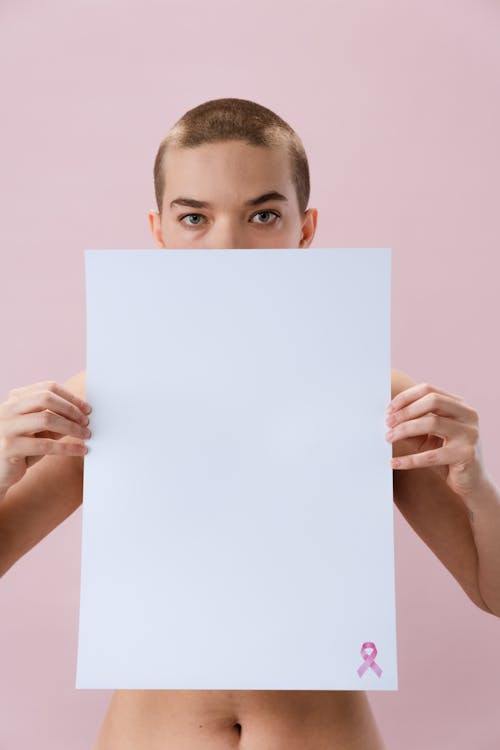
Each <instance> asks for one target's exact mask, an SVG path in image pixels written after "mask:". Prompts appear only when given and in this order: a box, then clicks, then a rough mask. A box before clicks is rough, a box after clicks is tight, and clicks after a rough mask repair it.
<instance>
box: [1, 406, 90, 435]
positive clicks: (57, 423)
mask: <svg viewBox="0 0 500 750" xmlns="http://www.w3.org/2000/svg"><path fill="white" fill-rule="evenodd" d="M46 430H50V432H56V433H58V434H59V435H72V436H73V437H78V438H84V439H86V438H88V437H90V435H89V433H90V430H89V429H88V427H86V426H85V425H82V424H79V423H77V422H73V421H72V420H71V419H66V417H61V416H60V414H54V413H53V412H51V411H34V412H29V413H28V414H18V415H17V416H16V417H14V418H13V419H3V420H2V435H4V436H5V437H9V436H11V437H16V436H19V435H34V434H35V433H39V432H44V431H46Z"/></svg>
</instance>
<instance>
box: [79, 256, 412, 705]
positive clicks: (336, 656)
mask: <svg viewBox="0 0 500 750" xmlns="http://www.w3.org/2000/svg"><path fill="white" fill-rule="evenodd" d="M85 270H86V289H87V394H86V395H87V400H88V401H89V403H90V404H91V405H92V407H93V411H92V414H91V429H92V437H91V438H90V439H89V440H88V445H89V448H90V450H89V453H88V454H87V455H86V456H85V460H84V462H85V471H84V497H83V510H82V512H83V519H82V520H83V530H82V570H81V595H80V596H81V598H80V622H79V640H78V664H77V679H76V687H77V688H106V689H109V688H136V689H192V690H195V689H215V690H217V689H219V690H228V689H234V690H254V689H267V690H351V689H352V690H361V689H363V690H397V660H396V618H395V587H394V540H393V497H392V469H391V467H390V463H389V461H390V457H391V455H392V447H391V445H390V443H388V442H387V441H386V440H385V431H386V429H387V428H386V425H385V408H386V405H387V403H388V402H389V401H390V398H391V388H390V369H391V365H390V271H391V250H390V249H389V248H361V249H360V248H355V249H353V248H314V249H312V248H308V249H274V248H273V249H248V250H247V249H244V250H241V249H231V250H227V249H223V250H222V249H219V250H204V249H203V250H191V249H189V250H177V249H175V250H174V249H172V250H160V249H158V250H86V251H85ZM366 643H373V644H375V648H376V651H377V653H376V655H375V660H374V662H373V656H374V654H375V652H374V649H373V648H372V647H371V646H370V647H367V646H365V648H364V654H363V653H362V648H363V644H366ZM363 667H364V670H363V669H362V668H363ZM360 668H361V669H362V674H361V675H360V674H359V673H358V669H360ZM377 672H378V673H377Z"/></svg>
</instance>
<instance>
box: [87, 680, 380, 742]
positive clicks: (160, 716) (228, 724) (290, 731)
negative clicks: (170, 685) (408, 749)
mask: <svg viewBox="0 0 500 750" xmlns="http://www.w3.org/2000/svg"><path fill="white" fill-rule="evenodd" d="M231 748H238V750H385V745H384V743H383V740H382V737H381V735H380V732H379V730H378V728H377V725H376V722H375V719H374V717H373V714H372V711H371V708H370V704H369V703H368V699H367V696H366V693H365V692H364V691H358V690H347V691H341V690H336V691H329V690H318V691H307V690H305V691H301V690H274V691H273V690H236V691H226V690H116V691H115V692H114V694H113V697H112V699H111V703H110V705H109V708H108V712H107V714H106V716H105V719H104V722H103V724H102V727H101V730H100V732H99V736H98V738H97V740H96V744H95V745H94V747H93V750H230V749H231Z"/></svg>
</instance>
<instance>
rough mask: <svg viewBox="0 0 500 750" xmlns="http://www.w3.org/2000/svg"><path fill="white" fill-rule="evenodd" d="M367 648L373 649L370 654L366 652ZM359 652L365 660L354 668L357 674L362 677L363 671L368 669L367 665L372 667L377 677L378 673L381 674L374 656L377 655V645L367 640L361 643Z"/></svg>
mask: <svg viewBox="0 0 500 750" xmlns="http://www.w3.org/2000/svg"><path fill="white" fill-rule="evenodd" d="M367 648H371V649H373V650H372V652H371V654H368V653H367V651H366V649H367ZM359 653H360V654H361V656H362V657H363V659H364V660H365V661H364V663H363V664H362V665H361V666H360V667H359V668H358V669H357V670H356V671H357V673H358V674H359V676H360V677H362V676H363V675H364V673H365V672H366V670H367V669H368V667H370V669H373V671H374V672H375V674H376V675H377V677H380V675H381V674H382V670H381V669H380V667H379V665H378V664H377V662H376V661H375V657H376V656H377V653H378V651H377V647H376V646H375V644H374V643H372V642H371V641H367V642H366V643H363V645H362V646H361V651H360V652H359Z"/></svg>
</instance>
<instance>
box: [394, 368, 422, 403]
mask: <svg viewBox="0 0 500 750" xmlns="http://www.w3.org/2000/svg"><path fill="white" fill-rule="evenodd" d="M416 384H417V381H416V380H413V378H412V377H411V376H410V375H408V373H407V372H404V371H403V370H396V369H395V368H394V367H393V368H392V369H391V398H394V397H395V396H397V395H398V393H401V391H405V390H406V389H407V388H411V386H412V385H416Z"/></svg>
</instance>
